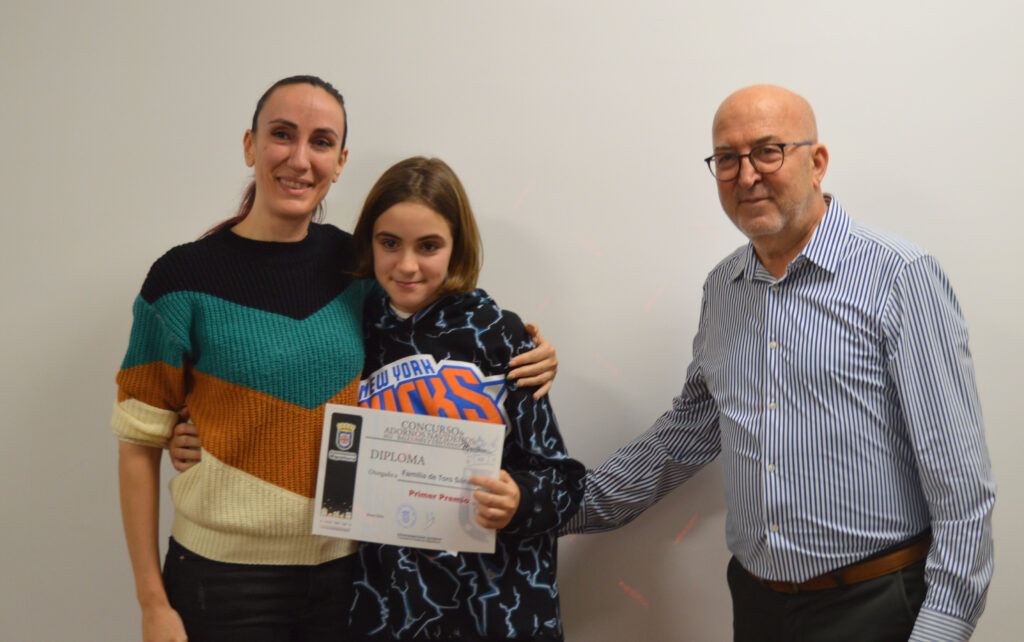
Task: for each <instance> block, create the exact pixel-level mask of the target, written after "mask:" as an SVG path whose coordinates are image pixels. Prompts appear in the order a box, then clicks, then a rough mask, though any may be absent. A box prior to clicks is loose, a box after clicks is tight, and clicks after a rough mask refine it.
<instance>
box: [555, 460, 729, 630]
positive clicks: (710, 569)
mask: <svg viewBox="0 0 1024 642" xmlns="http://www.w3.org/2000/svg"><path fill="white" fill-rule="evenodd" d="M559 554H560V559H559V574H558V575H559V586H560V594H561V601H562V619H563V624H564V627H565V632H566V640H567V642H583V641H584V640H585V641H587V642H613V641H614V642H633V641H637V642H642V641H648V640H696V641H700V640H708V641H718V640H724V639H728V638H729V637H730V636H731V631H732V611H731V602H730V598H729V590H728V586H727V585H726V581H725V567H726V564H727V562H728V560H729V553H728V550H727V549H726V545H725V501H724V497H723V494H722V473H721V467H720V465H719V464H718V463H717V462H714V463H712V464H711V465H709V466H708V467H707V468H705V469H704V470H703V471H701V472H700V473H698V474H697V475H696V476H695V477H694V478H693V479H691V480H690V481H688V482H687V483H686V484H684V485H683V486H681V487H680V488H678V489H676V490H675V491H674V492H672V493H670V494H669V495H668V496H667V497H666V498H665V499H663V500H662V501H661V502H660V503H659V504H657V505H656V506H655V507H653V508H651V509H650V510H648V511H647V512H646V513H644V514H643V515H642V516H641V517H639V518H638V519H637V520H636V521H634V522H632V523H630V524H628V525H626V526H624V527H622V528H621V529H618V530H616V531H611V532H608V533H601V534H596V535H575V536H567V537H563V538H561V539H560V540H559ZM719 571H720V572H719ZM680 623H685V628H683V629H680V628H679V625H680Z"/></svg>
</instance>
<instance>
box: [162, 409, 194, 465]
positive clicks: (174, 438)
mask: <svg viewBox="0 0 1024 642" xmlns="http://www.w3.org/2000/svg"><path fill="white" fill-rule="evenodd" d="M182 418H183V419H187V418H188V411H187V410H186V411H185V413H184V414H183V415H182ZM167 450H168V452H169V453H170V455H171V464H172V465H173V466H174V470H176V471H178V472H179V473H183V472H185V471H186V470H188V469H189V468H191V467H193V466H195V465H196V464H198V463H199V459H200V457H201V453H200V450H199V429H198V428H196V427H195V425H194V424H187V423H184V422H182V423H179V424H177V425H176V426H175V427H174V432H173V433H172V435H171V441H170V442H168V444H167Z"/></svg>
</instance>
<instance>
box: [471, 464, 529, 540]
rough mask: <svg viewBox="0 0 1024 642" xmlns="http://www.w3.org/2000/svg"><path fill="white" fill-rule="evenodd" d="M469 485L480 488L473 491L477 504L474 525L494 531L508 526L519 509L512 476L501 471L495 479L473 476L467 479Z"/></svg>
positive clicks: (516, 487)
mask: <svg viewBox="0 0 1024 642" xmlns="http://www.w3.org/2000/svg"><path fill="white" fill-rule="evenodd" d="M469 483H470V484H473V485H474V486H480V489H478V490H476V491H473V498H474V499H476V502H477V503H476V523H477V524H480V525H481V526H483V527H484V528H493V529H494V530H498V529H499V528H505V527H506V526H508V523H509V522H510V521H512V516H513V515H515V514H516V509H517V508H519V485H518V484H516V482H515V480H514V479H512V476H511V475H509V474H508V473H507V472H505V471H504V470H502V471H500V472H499V473H498V478H497V479H493V478H491V477H480V476H478V475H474V476H472V477H470V478H469Z"/></svg>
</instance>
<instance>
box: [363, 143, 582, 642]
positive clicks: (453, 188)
mask: <svg viewBox="0 0 1024 642" xmlns="http://www.w3.org/2000/svg"><path fill="white" fill-rule="evenodd" d="M354 242H355V249H356V254H357V257H358V264H359V268H358V269H359V272H358V274H359V276H370V275H373V276H375V277H376V278H377V281H378V282H379V283H380V285H381V286H382V287H383V289H384V291H385V292H386V294H384V295H378V296H372V297H371V299H370V300H369V301H368V302H367V307H366V310H365V316H364V324H363V328H364V340H365V347H366V364H365V366H364V372H365V373H366V376H367V378H370V377H373V376H374V375H375V374H377V373H379V372H381V371H384V370H390V369H391V368H392V367H394V366H396V365H400V364H401V363H402V362H404V361H407V360H411V359H415V360H416V361H417V362H418V363H419V364H420V365H422V362H423V358H424V357H427V358H429V359H430V360H431V361H432V362H433V365H432V368H428V370H432V371H433V372H434V373H439V374H443V373H445V371H451V372H453V373H454V372H458V373H459V375H458V376H459V382H460V383H461V384H462V385H460V386H458V387H456V386H451V387H446V386H445V385H444V383H443V382H444V381H446V380H447V379H448V378H447V377H445V376H440V377H431V381H430V382H423V383H424V385H422V386H420V385H418V384H419V382H417V385H416V386H415V389H414V390H412V391H410V390H409V388H410V386H405V387H404V388H405V389H404V390H403V391H402V392H400V393H399V395H397V397H396V395H395V394H394V393H395V391H394V390H391V389H389V388H387V387H386V386H385V387H384V388H381V387H379V386H375V387H373V389H372V395H371V393H370V386H365V387H364V391H363V393H362V394H365V395H369V396H366V397H363V398H360V400H359V403H360V405H362V406H368V407H376V408H384V409H392V410H394V409H399V410H405V411H413V412H418V413H422V414H434V415H441V414H444V415H446V416H448V417H459V418H464V419H477V420H487V421H494V422H497V423H505V424H506V438H505V445H504V451H503V457H502V463H503V468H504V469H503V470H502V471H501V474H500V477H499V478H498V479H486V478H481V477H473V478H471V479H470V483H472V484H474V485H477V486H480V489H479V490H477V491H476V492H475V494H474V495H475V498H476V500H477V501H478V513H477V517H476V519H477V521H478V522H479V523H480V524H481V525H482V526H484V527H487V528H494V529H500V532H499V533H498V537H497V545H496V548H495V552H494V553H493V554H460V555H455V554H451V553H445V552H440V551H429V550H423V549H414V548H403V547H396V546H386V545H378V544H368V543H364V544H361V545H360V559H361V561H362V571H361V573H362V577H361V578H360V579H359V581H358V582H357V584H356V586H357V588H356V593H357V598H356V602H355V604H354V607H353V623H354V627H355V631H356V633H359V634H362V635H366V636H368V637H369V638H370V639H389V640H390V639H399V640H498V639H500V640H505V639H524V640H561V639H562V628H561V618H560V614H559V607H558V587H557V583H556V581H555V556H556V536H555V533H556V530H557V528H558V526H559V525H560V524H561V523H562V522H563V521H564V520H565V519H567V518H568V517H569V516H570V515H572V513H573V512H575V510H576V508H577V505H578V502H579V500H580V498H581V495H582V479H583V474H584V472H585V471H584V468H583V466H582V465H581V464H580V463H579V462H577V461H575V460H572V459H569V458H568V456H567V455H566V452H565V446H564V444H563V443H562V438H561V435H560V434H559V432H558V426H557V424H556V423H555V417H554V414H553V413H552V410H551V407H550V404H549V403H548V401H547V398H542V399H540V400H536V399H534V398H533V397H532V396H531V394H530V391H528V390H527V389H525V388H523V387H515V386H506V384H505V377H504V372H505V369H506V366H505V364H506V363H508V361H509V359H510V358H512V356H513V355H515V354H517V353H519V352H521V351H523V350H526V349H528V348H529V347H530V346H531V343H530V340H529V338H528V337H527V335H526V333H525V332H524V328H523V324H522V323H521V322H520V320H519V317H517V316H516V315H515V314H513V313H510V312H507V311H503V310H502V309H501V308H499V307H498V306H497V304H495V303H494V301H493V300H492V299H491V298H490V297H489V296H488V295H487V293H485V292H484V291H483V290H479V289H474V287H475V285H476V280H477V276H478V274H479V272H480V267H481V244H480V238H479V234H478V233H477V227H476V223H475V221H474V219H473V213H472V210H471V209H470V206H469V200H468V199H467V197H466V194H465V192H464V191H463V188H462V185H461V184H460V182H459V179H458V178H457V177H456V176H455V174H454V173H453V172H452V170H451V169H450V168H449V167H448V166H447V165H446V164H445V163H444V162H442V161H440V160H438V159H427V158H423V157H416V158H410V159H407V160H404V161H402V162H400V163H398V164H396V165H395V166H393V167H391V168H390V169H389V170H387V171H386V172H385V173H384V175H383V176H381V178H380V179H379V180H378V181H377V183H376V185H374V187H373V189H372V190H371V191H370V194H369V196H367V199H366V203H365V205H364V206H363V210H362V214H361V215H360V217H359V221H358V223H357V224H356V228H355V232H354ZM380 380H381V379H378V381H380ZM428 383H429V385H428ZM456 388H457V389H456ZM395 399H400V403H399V404H398V406H397V407H396V402H395V401H394V400H395Z"/></svg>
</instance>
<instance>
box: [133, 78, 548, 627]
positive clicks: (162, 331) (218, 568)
mask: <svg viewBox="0 0 1024 642" xmlns="http://www.w3.org/2000/svg"><path fill="white" fill-rule="evenodd" d="M346 133H347V132H346V115H345V110H344V100H343V99H342V96H341V95H340V94H339V93H338V92H337V91H336V90H335V89H334V88H333V87H332V86H331V85H330V84H328V83H326V82H324V81H323V80H321V79H319V78H316V77H314V76H295V77H291V78H285V79H283V80H281V81H278V82H277V83H275V84H274V85H273V86H272V87H271V88H270V89H268V90H267V92H266V93H264V95H263V96H262V97H261V98H260V100H259V102H258V103H257V105H256V110H255V113H254V114H253V120H252V126H251V128H250V129H249V130H248V131H247V132H246V133H245V137H244V139H243V147H244V151H245V161H246V164H247V165H248V166H250V167H252V168H253V171H254V175H255V180H254V182H253V184H252V185H251V186H250V188H249V190H248V191H247V193H246V197H245V199H244V200H243V202H242V205H241V207H240V208H239V214H238V216H236V217H235V218H234V219H231V220H229V221H227V222H225V224H223V225H220V226H218V227H217V228H214V230H212V231H211V233H209V234H208V235H207V236H205V237H204V238H202V239H200V240H199V241H196V242H193V243H188V244H186V245H182V246H179V247H176V248H174V249H172V250H171V251H169V252H168V253H167V254H165V255H164V256H163V257H161V258H160V259H159V260H158V261H157V262H156V263H155V264H154V265H153V267H152V268H151V269H150V272H149V275H148V276H147V278H146V281H145V283H144V284H143V286H142V291H141V293H140V295H139V297H138V298H137V299H136V302H135V307H134V315H135V318H134V322H133V327H132V334H131V340H130V344H129V348H128V352H127V354H126V356H125V359H124V362H123V364H122V368H121V371H120V372H119V374H118V377H117V381H118V401H117V404H116V405H115V409H114V417H113V426H114V430H115V433H116V434H117V436H118V438H119V439H120V440H121V443H120V458H119V459H120V461H119V471H120V487H121V506H122V516H123V520H124V527H125V536H126V540H127V544H128V551H129V555H130V557H131V560H132V568H133V571H134V575H135V584H136V592H137V596H138V599H139V603H140V606H141V607H142V615H143V618H142V620H143V639H144V640H146V641H150V640H159V641H164V640H184V639H186V633H187V635H188V639H191V640H239V639H244V640H257V641H260V640H268V641H269V640H296V639H297V640H320V639H324V640H326V639H331V640H337V639H341V638H340V636H342V635H343V634H344V630H343V626H344V622H345V621H346V619H347V615H348V608H349V605H350V602H351V553H353V552H354V550H355V546H354V544H353V543H352V542H349V541H346V540H340V539H334V538H326V537H318V536H313V535H310V531H311V518H312V497H313V495H314V490H315V488H314V486H315V473H316V462H317V454H318V448H319V440H320V428H321V425H322V416H323V408H322V407H323V405H324V404H325V403H344V404H355V403H356V400H357V399H356V396H357V392H358V383H359V375H360V371H361V367H362V363H363V349H362V339H361V335H360V325H361V314H362V305H363V300H364V299H365V297H366V294H367V292H368V291H369V289H370V284H369V282H367V281H354V280H353V279H352V278H351V276H350V274H351V271H352V268H353V263H352V254H351V237H350V235H348V234H347V233H345V232H342V231H341V230H338V229H337V228H334V227H332V226H329V225H321V224H318V223H314V222H312V219H313V218H314V215H315V214H316V213H317V212H318V211H319V210H320V207H321V202H322V200H323V198H324V196H325V195H326V194H327V191H328V189H329V188H330V185H331V183H333V182H335V181H337V179H338V176H339V175H340V173H341V170H342V168H343V167H344V165H345V161H346V159H347V155H348V150H347V148H346V147H345V137H346ZM534 356H539V357H540V358H541V360H542V366H541V370H543V369H544V368H548V370H549V372H550V371H551V370H552V368H551V367H549V366H551V364H552V363H553V356H552V354H551V351H550V350H548V351H546V352H545V353H544V354H543V355H534ZM545 356H546V357H547V359H546V360H545V359H544V357H545ZM521 362H522V361H521ZM533 374H536V372H534V373H533ZM541 376H542V377H543V376H545V375H541ZM548 378H550V375H548ZM186 404H187V405H188V407H189V409H190V411H191V414H192V417H193V418H194V420H195V421H196V423H198V424H199V425H201V426H203V447H204V450H205V451H206V456H205V457H204V461H203V465H202V466H195V467H194V468H193V469H191V470H189V471H188V472H186V473H184V474H182V475H179V476H177V477H176V478H175V479H173V480H172V481H171V496H172V499H173V501H174V505H175V518H174V524H173V526H172V540H171V543H170V547H169V550H168V555H167V562H166V565H165V567H164V572H163V577H161V573H160V564H159V555H158V545H157V516H158V502H159V463H160V452H161V449H162V448H163V447H164V446H165V445H166V444H167V440H168V438H169V437H170V434H171V430H172V427H173V425H174V423H175V422H176V420H177V410H178V409H179V408H181V407H182V406H183V405H186Z"/></svg>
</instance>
